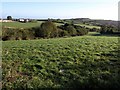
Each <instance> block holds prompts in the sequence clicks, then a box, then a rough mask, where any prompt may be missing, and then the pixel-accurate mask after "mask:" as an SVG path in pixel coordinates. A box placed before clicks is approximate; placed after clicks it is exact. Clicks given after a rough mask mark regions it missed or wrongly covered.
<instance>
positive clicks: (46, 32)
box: [38, 21, 58, 38]
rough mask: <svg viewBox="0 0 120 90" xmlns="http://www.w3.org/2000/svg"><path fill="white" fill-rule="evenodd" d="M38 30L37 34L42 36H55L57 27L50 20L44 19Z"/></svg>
mask: <svg viewBox="0 0 120 90" xmlns="http://www.w3.org/2000/svg"><path fill="white" fill-rule="evenodd" d="M38 32H39V35H40V36H41V37H43V38H51V37H57V35H58V34H57V33H58V30H57V27H56V25H55V24H54V23H53V22H51V21H46V22H45V23H42V24H41V26H40V30H39V31H38Z"/></svg>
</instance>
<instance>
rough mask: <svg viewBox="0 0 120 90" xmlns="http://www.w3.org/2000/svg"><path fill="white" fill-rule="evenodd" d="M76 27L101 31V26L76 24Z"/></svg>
mask: <svg viewBox="0 0 120 90" xmlns="http://www.w3.org/2000/svg"><path fill="white" fill-rule="evenodd" d="M75 25H78V26H84V27H87V28H90V29H92V28H96V29H100V27H99V26H93V25H86V24H82V23H81V24H75Z"/></svg>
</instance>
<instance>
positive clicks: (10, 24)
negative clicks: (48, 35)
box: [0, 21, 100, 29]
mask: <svg viewBox="0 0 120 90" xmlns="http://www.w3.org/2000/svg"><path fill="white" fill-rule="evenodd" d="M43 22H44V21H38V22H35V23H31V22H29V23H21V22H3V23H1V22H0V24H1V25H2V26H5V27H14V28H31V27H36V26H40V25H41V23H43ZM55 24H56V25H57V26H60V25H63V24H62V23H55ZM75 25H78V26H85V27H87V28H90V29H91V28H97V29H99V28H100V27H98V26H93V25H86V24H75Z"/></svg>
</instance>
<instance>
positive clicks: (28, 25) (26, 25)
mask: <svg viewBox="0 0 120 90" xmlns="http://www.w3.org/2000/svg"><path fill="white" fill-rule="evenodd" d="M39 25H40V23H37V22H36V23H31V22H30V23H21V22H3V23H2V26H6V27H13V28H31V27H36V26H39Z"/></svg>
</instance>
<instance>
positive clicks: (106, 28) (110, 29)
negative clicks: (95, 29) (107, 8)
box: [100, 25, 118, 34]
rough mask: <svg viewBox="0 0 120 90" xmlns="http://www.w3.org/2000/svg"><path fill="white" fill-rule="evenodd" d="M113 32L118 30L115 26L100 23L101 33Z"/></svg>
mask: <svg viewBox="0 0 120 90" xmlns="http://www.w3.org/2000/svg"><path fill="white" fill-rule="evenodd" d="M114 32H115V33H116V32H118V29H117V28H116V27H112V26H105V25H102V26H101V29H100V33H101V34H114Z"/></svg>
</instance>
